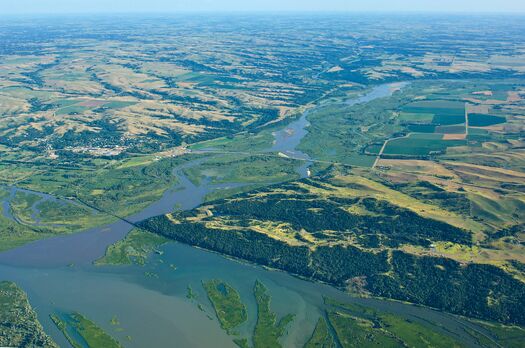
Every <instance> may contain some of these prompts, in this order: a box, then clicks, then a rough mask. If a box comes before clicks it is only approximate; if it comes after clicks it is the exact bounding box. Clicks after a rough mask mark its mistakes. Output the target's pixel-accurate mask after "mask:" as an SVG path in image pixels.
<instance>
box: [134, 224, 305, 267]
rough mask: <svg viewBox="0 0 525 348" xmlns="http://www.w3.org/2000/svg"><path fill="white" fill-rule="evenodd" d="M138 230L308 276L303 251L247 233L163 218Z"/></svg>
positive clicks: (252, 232)
mask: <svg viewBox="0 0 525 348" xmlns="http://www.w3.org/2000/svg"><path fill="white" fill-rule="evenodd" d="M141 226H142V228H144V229H146V230H149V231H151V232H155V233H158V234H161V235H163V236H165V237H167V238H171V239H175V240H177V241H180V242H183V243H187V244H190V245H195V246H199V247H202V248H205V249H210V250H214V251H218V252H221V253H224V254H227V255H231V256H234V257H238V258H241V259H245V260H249V261H252V262H255V263H258V264H261V265H265V266H270V267H275V268H280V269H283V270H285V271H289V272H292V273H295V274H299V275H302V276H307V277H309V276H311V274H312V271H311V269H310V267H309V265H308V261H309V254H310V251H309V249H308V248H307V247H292V246H290V245H288V244H286V243H284V242H280V241H277V240H275V239H272V238H270V237H268V236H266V235H264V234H261V233H257V232H254V231H251V230H242V231H241V230H234V229H231V230H219V229H211V228H206V227H205V226H204V225H202V224H198V223H182V224H172V223H171V222H170V220H168V219H167V218H166V217H164V216H159V217H154V218H151V219H149V220H146V221H145V222H142V223H141Z"/></svg>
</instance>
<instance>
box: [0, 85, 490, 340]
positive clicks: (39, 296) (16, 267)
mask: <svg viewBox="0 0 525 348" xmlns="http://www.w3.org/2000/svg"><path fill="white" fill-rule="evenodd" d="M396 86H399V85H396ZM394 87H395V86H394V85H384V86H379V87H376V88H375V89H373V90H372V91H371V92H370V93H368V94H366V95H365V96H363V97H360V98H356V99H353V100H350V101H348V102H347V103H348V105H353V104H356V103H362V102H367V101H370V100H372V99H376V98H380V97H386V96H388V95H390V94H391V93H392V92H393V91H394V90H395V88H394ZM307 115H308V112H305V113H304V114H303V115H302V117H301V118H299V119H298V120H296V121H294V122H292V123H291V124H289V125H288V126H287V127H286V128H285V129H283V130H281V131H278V132H276V133H275V143H274V145H273V147H272V151H276V152H282V153H284V154H286V155H289V156H293V157H296V158H303V159H304V160H305V165H304V166H303V167H301V168H300V171H302V173H303V174H304V173H305V171H306V169H307V166H308V165H309V162H308V160H311V158H310V157H308V155H307V154H304V153H302V152H300V151H297V150H296V147H297V146H298V145H299V143H300V141H301V139H302V138H303V137H304V136H305V135H306V134H307V128H308V126H309V122H308V120H307ZM199 161H201V160H200V159H199V160H195V161H192V162H188V163H186V164H184V165H181V166H180V167H178V168H177V169H176V170H175V171H174V175H175V176H176V177H177V179H178V184H177V186H176V187H174V188H172V189H171V190H168V191H167V192H165V193H164V195H163V197H162V198H161V199H160V200H159V201H158V202H156V203H155V204H153V205H151V206H149V207H148V208H146V209H144V210H143V211H141V212H140V213H137V214H135V215H133V216H130V217H127V218H126V220H119V221H117V222H115V223H113V224H110V225H107V226H103V227H99V228H95V229H91V230H89V231H86V232H82V233H78V234H74V235H68V236H61V237H56V238H50V239H46V240H41V241H36V242H33V243H29V244H27V245H25V246H22V247H19V248H16V249H13V250H9V251H6V252H3V253H0V280H12V281H15V282H17V283H18V284H19V285H20V286H21V287H22V288H23V289H24V290H25V291H27V293H28V295H29V298H30V302H31V304H32V305H33V306H34V308H35V310H36V311H37V313H38V317H39V319H40V321H41V322H42V324H43V326H44V328H45V330H46V332H48V333H49V334H50V335H51V336H52V337H53V338H54V339H55V340H56V341H57V343H59V344H60V345H61V346H63V347H68V346H69V344H68V342H67V341H66V340H65V339H64V337H63V335H62V334H61V333H60V332H59V331H58V330H57V328H56V327H55V326H54V324H53V323H52V322H51V320H50V318H49V315H50V314H51V313H54V312H57V311H59V312H61V311H62V312H64V311H67V312H70V311H78V312H80V313H82V314H85V315H86V316H87V317H89V318H91V319H93V320H94V321H95V322H96V323H97V324H99V325H100V326H101V327H103V328H104V329H105V330H107V332H108V333H110V334H111V335H112V336H114V337H116V338H117V339H119V341H120V342H122V343H123V344H124V345H125V346H127V347H174V346H176V347H234V346H235V345H234V344H233V342H232V338H231V337H229V336H228V335H227V334H226V333H225V332H224V331H223V330H222V329H221V328H220V326H219V324H218V322H217V320H216V319H215V317H214V314H213V313H214V312H213V309H212V307H211V304H210V303H209V302H208V300H207V299H206V295H205V293H204V290H203V289H202V286H201V282H202V281H203V280H207V279H217V278H219V279H223V280H225V281H227V282H228V283H230V284H231V285H232V286H234V287H235V288H236V289H238V290H239V292H240V294H241V297H242V299H243V301H244V302H246V303H247V305H248V313H249V320H248V321H247V322H246V323H245V324H243V325H242V326H241V328H240V329H239V332H240V333H241V334H244V335H246V336H248V335H249V333H251V332H252V331H253V328H254V326H255V321H256V304H255V299H254V296H253V292H252V290H253V286H254V282H255V280H256V279H258V280H260V281H262V282H263V283H264V284H265V285H266V286H267V287H268V289H269V293H270V294H271V296H272V309H273V310H274V311H275V312H277V314H278V315H279V316H280V315H284V314H287V313H294V314H295V320H294V321H293V323H292V324H291V325H290V327H289V330H288V335H287V336H286V337H285V338H284V340H283V344H284V346H286V347H300V346H302V345H303V344H304V343H305V341H306V340H307V339H308V337H309V336H310V334H311V333H312V331H313V329H314V327H315V324H316V322H317V319H318V318H319V316H320V315H321V314H322V312H323V309H324V304H323V296H328V297H332V298H335V299H338V300H341V301H345V302H353V303H360V304H365V305H368V306H371V307H374V308H377V309H381V310H385V311H389V312H392V313H402V314H403V315H405V316H407V317H409V318H410V319H411V320H414V321H418V322H422V323H427V324H428V325H433V326H434V328H435V329H436V330H438V331H441V332H446V333H448V334H449V335H452V336H453V337H455V338H457V339H458V340H459V341H460V342H462V343H464V344H465V345H468V346H475V343H474V341H473V339H472V337H471V336H470V335H469V334H468V332H467V330H470V329H472V328H474V329H476V330H478V331H483V329H482V328H480V327H477V326H474V325H473V324H471V323H469V322H466V321H464V320H461V319H458V318H457V317H455V316H452V315H449V314H446V313H442V312H439V311H434V310H432V309H428V308H425V307H419V306H412V305H407V304H402V303H398V302H394V301H385V300H380V299H363V298H354V297H351V296H349V295H348V294H345V293H344V292H341V291H339V290H337V289H335V288H333V287H330V286H327V285H323V284H319V283H313V282H309V281H306V280H302V279H298V278H296V277H293V276H290V275H288V274H286V273H284V272H279V271H271V270H267V269H265V268H263V267H259V266H255V265H251V264H246V263H242V262H238V261H234V260H230V259H228V258H226V257H224V256H221V255H218V254H215V253H211V252H207V251H204V250H201V249H197V248H193V247H189V246H186V245H182V244H179V243H175V242H171V243H168V244H166V245H164V246H163V247H162V248H161V251H162V253H159V254H154V255H152V256H151V257H150V260H149V262H148V263H147V264H146V265H145V266H121V267H113V266H104V267H96V266H93V265H92V262H93V261H94V260H96V259H98V258H99V257H101V256H102V255H103V254H104V252H105V250H106V248H107V246H108V245H110V244H112V243H114V242H116V241H118V240H120V239H122V238H123V237H124V236H125V235H126V234H127V233H128V232H129V231H130V230H131V229H132V228H133V223H135V222H138V221H141V220H143V219H146V218H148V217H151V216H156V215H160V214H164V213H167V212H170V211H172V210H173V209H174V208H175V207H177V208H179V209H191V208H194V207H196V206H198V205H199V204H201V203H202V202H203V200H204V197H205V196H206V195H207V194H208V193H210V192H213V191H214V190H217V189H223V188H230V187H235V186H239V185H241V184H238V183H230V184H221V185H213V184H210V182H209V181H207V180H203V182H202V183H200V184H199V185H195V184H194V183H192V182H191V181H190V180H189V179H188V178H187V177H186V176H185V175H184V173H183V170H184V169H187V168H188V167H189V166H193V165H197V164H199V163H200V162H199ZM303 176H304V175H303ZM4 211H5V209H4ZM189 285H190V286H191V287H192V289H193V291H194V292H195V293H196V294H197V298H196V299H194V300H190V299H188V298H186V292H187V287H188V286H189ZM198 304H201V305H202V310H201V309H199V308H198ZM114 317H116V318H118V321H119V324H118V325H112V324H111V319H112V318H114Z"/></svg>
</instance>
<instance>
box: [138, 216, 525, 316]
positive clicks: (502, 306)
mask: <svg viewBox="0 0 525 348" xmlns="http://www.w3.org/2000/svg"><path fill="white" fill-rule="evenodd" d="M141 227H142V228H144V229H147V230H149V231H152V232H155V233H158V234H161V235H163V236H165V237H168V238H171V239H174V240H177V241H180V242H183V243H187V244H190V245H195V246H199V247H202V248H205V249H209V250H214V251H217V252H220V253H224V254H227V255H231V256H234V257H238V258H241V259H244V260H248V261H252V262H255V263H258V264H261V265H266V266H270V267H275V268H279V269H282V270H285V271H288V272H291V273H294V274H297V275H300V276H304V277H310V278H312V279H316V280H321V281H325V282H328V283H330V284H333V285H335V286H341V287H342V286H344V285H345V284H346V282H347V281H349V280H350V279H352V278H354V277H366V278H365V279H366V284H367V285H366V290H368V291H370V292H371V293H372V294H373V295H376V296H383V297H388V298H394V299H399V300H405V301H410V302H414V303H420V304H424V305H428V306H431V307H435V308H439V309H443V310H446V311H450V312H452V313H457V314H462V315H467V316H472V317H478V318H482V319H486V320H495V321H501V322H511V323H517V324H521V325H523V324H525V313H524V312H522V311H521V310H520V309H521V308H522V307H523V303H525V284H523V283H522V282H520V281H518V280H516V279H514V278H513V277H512V276H510V275H509V274H507V273H505V272H504V271H503V270H501V269H499V268H497V267H495V266H491V265H479V264H471V265H467V266H465V265H462V264H460V263H458V262H456V261H453V260H450V259H446V258H437V257H418V256H414V255H410V254H406V253H404V252H401V251H393V254H392V257H391V260H390V261H389V260H388V257H387V252H386V251H384V252H379V253H374V252H367V251H363V250H360V249H358V248H356V247H352V246H348V247H344V246H333V247H329V246H323V247H317V248H315V249H313V250H311V249H309V248H307V247H304V246H290V245H288V244H286V243H284V242H281V241H278V240H275V239H272V238H271V237H268V236H266V235H264V234H261V233H257V232H254V231H251V230H248V229H247V230H235V229H231V230H220V229H211V228H206V227H205V226H204V225H203V224H201V223H181V224H173V223H172V222H171V221H170V220H169V219H168V218H167V217H165V216H159V217H155V218H152V219H149V220H146V221H144V222H142V223H141Z"/></svg>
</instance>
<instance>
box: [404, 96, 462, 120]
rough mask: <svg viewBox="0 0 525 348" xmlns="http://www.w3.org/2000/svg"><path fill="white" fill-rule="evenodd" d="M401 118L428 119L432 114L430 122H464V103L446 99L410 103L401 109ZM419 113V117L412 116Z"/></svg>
mask: <svg viewBox="0 0 525 348" xmlns="http://www.w3.org/2000/svg"><path fill="white" fill-rule="evenodd" d="M402 111H403V113H404V115H406V116H404V117H403V118H405V119H407V118H408V119H409V120H410V121H428V119H429V115H433V117H432V120H431V121H432V123H433V124H439V125H452V124H459V123H464V122H465V105H464V103H462V102H455V101H447V100H429V101H418V102H414V103H410V104H408V105H406V106H404V107H403V109H402ZM412 114H421V115H422V116H421V117H416V116H412ZM402 115H403V114H402Z"/></svg>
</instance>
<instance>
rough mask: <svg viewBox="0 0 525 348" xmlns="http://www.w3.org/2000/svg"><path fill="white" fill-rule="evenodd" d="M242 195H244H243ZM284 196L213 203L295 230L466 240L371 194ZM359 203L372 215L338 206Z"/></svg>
mask: <svg viewBox="0 0 525 348" xmlns="http://www.w3.org/2000/svg"><path fill="white" fill-rule="evenodd" d="M245 197H246V196H245ZM299 198H300V197H297V196H294V197H293V198H289V199H286V198H285V197H283V196H282V195H279V194H278V195H276V196H273V195H272V196H269V197H267V198H251V199H240V200H238V199H236V200H224V201H220V202H217V204H215V205H214V214H215V215H219V216H220V215H225V216H235V217H240V218H246V219H248V218H252V219H254V218H255V219H259V220H271V221H283V222H288V223H290V224H291V225H292V227H293V228H294V229H296V230H301V229H305V230H307V231H309V232H316V231H322V230H332V231H340V232H343V231H351V232H352V233H356V234H358V235H360V234H369V233H373V234H383V235H385V236H388V237H389V238H388V239H389V240H390V244H391V245H399V244H401V243H412V244H418V245H429V244H430V243H429V240H438V241H450V242H455V243H463V244H470V243H471V239H470V235H469V234H468V233H467V232H465V231H463V230H461V229H459V228H457V227H454V226H451V225H449V224H446V223H443V222H440V221H436V220H432V219H427V218H423V217H421V216H419V215H417V214H416V213H414V212H412V211H410V210H407V209H402V208H399V207H397V206H394V205H392V204H390V203H388V202H386V201H380V200H376V199H373V198H365V199H361V200H345V199H340V198H336V199H334V200H311V199H308V198H309V197H308V196H307V199H304V197H303V199H299ZM348 204H350V205H353V204H360V205H361V206H363V207H364V208H365V209H366V210H368V211H370V212H372V213H374V214H373V215H372V214H371V215H359V214H351V213H349V212H348V211H346V210H343V209H342V208H344V207H346V206H347V205H348Z"/></svg>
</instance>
